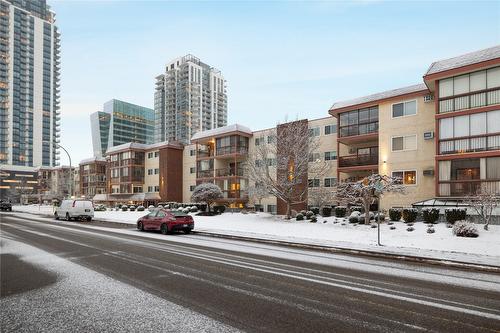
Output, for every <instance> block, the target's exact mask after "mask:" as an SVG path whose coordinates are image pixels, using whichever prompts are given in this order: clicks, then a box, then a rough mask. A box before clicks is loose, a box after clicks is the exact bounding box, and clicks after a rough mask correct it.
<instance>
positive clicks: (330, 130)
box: [325, 125, 337, 135]
mask: <svg viewBox="0 0 500 333" xmlns="http://www.w3.org/2000/svg"><path fill="white" fill-rule="evenodd" d="M334 133H337V125H326V126H325V135H330V134H334Z"/></svg>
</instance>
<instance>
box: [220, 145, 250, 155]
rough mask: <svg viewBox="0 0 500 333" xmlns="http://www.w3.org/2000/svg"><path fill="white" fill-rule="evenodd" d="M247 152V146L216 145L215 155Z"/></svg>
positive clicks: (243, 153) (244, 153)
mask: <svg viewBox="0 0 500 333" xmlns="http://www.w3.org/2000/svg"><path fill="white" fill-rule="evenodd" d="M246 154H248V147H232V146H229V147H218V148H217V156H224V155H246Z"/></svg>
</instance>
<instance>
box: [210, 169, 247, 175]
mask: <svg viewBox="0 0 500 333" xmlns="http://www.w3.org/2000/svg"><path fill="white" fill-rule="evenodd" d="M215 176H216V177H236V176H238V177H244V176H245V172H244V170H243V169H241V168H238V169H236V170H235V169H231V168H225V169H216V170H215Z"/></svg>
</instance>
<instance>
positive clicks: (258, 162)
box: [246, 120, 329, 218]
mask: <svg viewBox="0 0 500 333" xmlns="http://www.w3.org/2000/svg"><path fill="white" fill-rule="evenodd" d="M269 137H270V138H271V139H269ZM318 147H319V139H318V137H317V136H314V135H310V131H309V128H308V126H307V121H306V120H300V121H293V122H289V123H286V124H282V125H278V126H277V127H276V129H273V130H270V131H269V133H268V140H266V141H265V142H259V144H258V145H256V146H255V149H254V151H253V153H251V154H250V156H249V158H248V161H247V163H246V165H247V169H248V175H249V178H250V181H251V182H254V183H256V184H257V183H258V184H262V186H263V187H265V188H266V190H267V191H268V193H270V194H271V195H273V196H275V197H276V198H277V199H279V200H282V201H284V202H285V204H286V206H287V213H286V217H287V218H290V216H291V207H292V205H294V204H302V203H304V202H306V200H307V191H308V186H307V185H308V184H307V181H308V178H309V179H311V178H320V177H321V176H322V175H324V174H325V173H326V172H327V171H328V168H329V165H328V164H327V163H325V161H322V160H320V159H319V158H316V159H315V158H314V157H315V155H316V154H318V153H317V152H318ZM318 155H319V154H318ZM311 157H312V158H311Z"/></svg>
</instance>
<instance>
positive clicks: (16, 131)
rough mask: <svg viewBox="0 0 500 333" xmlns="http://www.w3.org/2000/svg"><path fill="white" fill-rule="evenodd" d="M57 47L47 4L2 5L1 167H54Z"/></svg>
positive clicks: (37, 0)
mask: <svg viewBox="0 0 500 333" xmlns="http://www.w3.org/2000/svg"><path fill="white" fill-rule="evenodd" d="M59 44H60V34H59V31H58V29H57V27H56V26H55V13H54V12H52V11H50V9H49V6H48V5H47V3H46V0H29V1H27V0H0V51H1V52H0V165H7V166H9V165H11V166H22V167H38V166H56V165H58V161H59V151H58V143H59V131H60V130H59V124H60V110H59V71H60V60H59V59H60V57H59Z"/></svg>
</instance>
